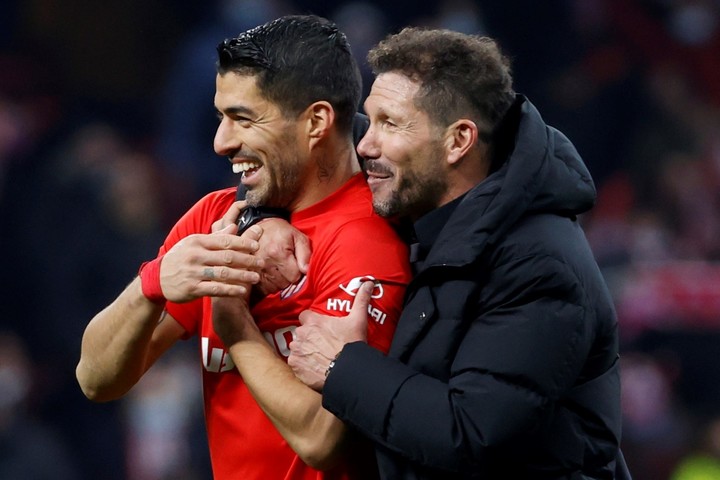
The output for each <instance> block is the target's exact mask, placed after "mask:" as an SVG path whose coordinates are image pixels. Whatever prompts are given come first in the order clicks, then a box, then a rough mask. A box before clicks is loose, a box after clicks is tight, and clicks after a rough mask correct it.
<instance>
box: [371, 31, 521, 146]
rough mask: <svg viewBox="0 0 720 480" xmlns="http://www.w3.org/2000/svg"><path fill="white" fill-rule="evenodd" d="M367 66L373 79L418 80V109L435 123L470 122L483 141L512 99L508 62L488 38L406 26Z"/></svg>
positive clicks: (375, 52) (383, 44)
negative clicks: (399, 77) (403, 77)
mask: <svg viewBox="0 0 720 480" xmlns="http://www.w3.org/2000/svg"><path fill="white" fill-rule="evenodd" d="M368 62H369V63H370V66H371V67H372V69H373V71H374V72H375V74H376V75H379V74H381V73H387V72H398V73H401V74H403V75H406V76H408V77H409V78H411V79H412V80H414V81H417V82H419V83H420V84H421V89H420V91H419V92H418V94H417V96H416V98H415V100H416V102H415V103H416V106H417V107H418V108H420V109H421V110H423V111H424V112H426V113H427V114H428V115H429V116H430V119H431V120H432V121H433V122H435V123H436V124H437V125H439V126H441V127H446V126H448V125H450V124H451V123H452V122H454V121H455V120H457V119H459V118H470V119H471V120H473V121H474V122H475V123H476V124H477V125H478V129H479V130H480V135H481V138H482V139H483V140H484V141H488V140H489V139H490V135H491V133H492V130H493V129H494V128H495V127H496V125H497V124H498V122H499V121H500V119H501V118H502V117H503V116H504V115H505V113H506V112H507V110H508V109H509V108H510V105H511V104H512V103H513V101H514V100H515V92H514V91H513V86H512V74H511V71H510V61H509V60H508V58H507V57H505V56H504V55H503V54H502V53H501V51H500V48H499V47H498V45H497V43H496V42H495V41H494V40H493V39H491V38H488V37H481V36H477V35H466V34H463V33H458V32H453V31H450V30H440V29H438V30H429V29H423V28H415V27H408V28H405V29H403V30H402V31H400V32H399V33H397V34H394V35H390V36H388V37H387V38H386V39H384V40H383V41H382V42H380V43H379V44H378V45H377V46H376V47H374V48H373V49H372V50H371V51H370V52H369V54H368Z"/></svg>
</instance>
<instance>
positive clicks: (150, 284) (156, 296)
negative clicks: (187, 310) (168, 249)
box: [138, 255, 167, 305]
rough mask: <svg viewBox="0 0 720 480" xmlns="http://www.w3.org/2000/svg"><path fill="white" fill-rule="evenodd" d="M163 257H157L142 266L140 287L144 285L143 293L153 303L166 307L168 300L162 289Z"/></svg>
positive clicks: (139, 273)
mask: <svg viewBox="0 0 720 480" xmlns="http://www.w3.org/2000/svg"><path fill="white" fill-rule="evenodd" d="M162 259H163V256H162V255H161V256H159V257H157V258H156V259H155V260H150V261H149V262H145V263H143V264H142V265H140V270H139V271H138V275H139V276H140V285H142V293H143V295H145V297H146V298H147V299H148V300H150V301H151V302H153V303H156V304H158V305H164V304H165V302H166V301H167V299H166V298H165V295H163V292H162V288H161V287H160V262H162Z"/></svg>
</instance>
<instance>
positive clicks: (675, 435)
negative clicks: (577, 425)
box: [621, 353, 690, 480]
mask: <svg viewBox="0 0 720 480" xmlns="http://www.w3.org/2000/svg"><path fill="white" fill-rule="evenodd" d="M621 362H622V363H621V366H622V378H621V381H622V411H623V440H622V448H623V451H624V453H625V457H626V459H627V461H628V466H629V467H630V471H631V472H632V474H633V478H634V480H659V479H663V478H667V473H668V472H669V471H670V469H671V468H672V466H673V465H674V464H675V463H676V462H677V460H678V458H680V456H681V455H682V454H683V453H684V449H685V445H686V442H687V440H688V438H689V434H690V431H689V423H688V422H689V421H688V419H687V417H686V413H685V412H683V411H682V410H681V409H679V408H678V404H677V398H676V396H675V392H674V389H673V377H674V376H675V375H677V371H676V370H675V369H676V368H677V366H676V365H674V364H672V363H670V362H669V361H666V362H665V363H662V362H660V361H659V360H658V359H656V358H655V357H652V356H649V355H646V354H642V353H627V354H625V355H624V356H623V357H622V358H621Z"/></svg>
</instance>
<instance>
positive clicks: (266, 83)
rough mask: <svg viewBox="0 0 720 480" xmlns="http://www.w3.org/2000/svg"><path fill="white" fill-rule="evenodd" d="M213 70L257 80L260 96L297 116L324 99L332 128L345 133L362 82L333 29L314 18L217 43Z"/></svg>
mask: <svg viewBox="0 0 720 480" xmlns="http://www.w3.org/2000/svg"><path fill="white" fill-rule="evenodd" d="M217 52H218V62H217V71H218V73H219V74H220V75H225V74H226V73H228V72H233V73H236V74H239V75H252V76H255V77H256V78H257V85H258V88H259V89H260V92H261V94H262V95H263V96H264V97H265V98H267V99H268V100H270V101H272V102H274V103H276V104H277V105H278V106H280V107H281V109H282V110H283V112H284V113H285V114H286V115H288V116H290V115H298V114H300V113H301V112H302V111H303V110H305V109H306V108H307V107H308V106H309V105H310V104H312V103H313V102H316V101H320V100H325V101H327V102H329V103H330V104H331V105H332V107H333V109H334V110H335V118H336V124H337V126H338V130H339V131H340V132H343V133H349V132H350V130H351V127H352V121H353V115H354V114H355V112H356V111H357V109H358V106H359V104H360V95H361V92H362V80H361V77H360V70H359V68H358V66H357V63H356V61H355V59H354V58H353V56H352V53H351V51H350V45H349V43H348V41H347V38H346V37H345V34H344V33H342V32H341V31H340V30H339V29H338V27H337V25H335V24H334V23H332V22H330V21H329V20H327V19H325V18H322V17H318V16H315V15H288V16H284V17H280V18H278V19H276V20H273V21H271V22H268V23H266V24H264V25H260V26H258V27H255V28H253V29H250V30H248V31H246V32H244V33H241V34H240V35H239V36H237V37H235V38H229V39H227V40H225V41H223V42H221V43H220V44H219V45H218V47H217Z"/></svg>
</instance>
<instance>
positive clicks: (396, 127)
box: [357, 72, 448, 218]
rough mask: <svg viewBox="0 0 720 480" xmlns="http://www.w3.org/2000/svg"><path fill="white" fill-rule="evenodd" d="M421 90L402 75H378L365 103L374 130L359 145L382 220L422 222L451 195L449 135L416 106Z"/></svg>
mask: <svg viewBox="0 0 720 480" xmlns="http://www.w3.org/2000/svg"><path fill="white" fill-rule="evenodd" d="M419 89H420V84H419V83H417V82H415V81H413V80H412V79H410V78H409V77H406V76H405V75H402V74H400V73H395V72H388V73H383V74H380V75H378V77H377V79H376V80H375V82H374V83H373V86H372V89H371V91H370V95H368V97H367V100H366V101H365V112H366V113H367V115H368V117H369V118H370V128H369V129H368V131H367V133H366V134H365V136H364V137H363V139H362V140H361V141H360V143H359V144H358V148H357V150H358V153H359V154H360V155H361V156H363V157H364V158H365V159H366V160H365V167H366V170H367V174H368V184H369V185H370V189H371V190H372V194H373V207H374V208H375V211H376V212H377V213H378V214H380V215H382V216H385V217H387V216H394V215H409V216H410V217H412V218H417V217H419V216H421V215H423V214H425V213H427V212H428V211H430V210H432V209H434V208H436V207H438V206H439V205H441V204H442V202H441V199H442V198H443V197H444V196H445V194H446V192H447V191H448V173H447V170H446V167H445V165H446V162H445V161H444V160H445V155H446V153H445V149H444V144H443V132H442V130H441V129H439V128H438V127H436V126H434V125H433V124H432V123H431V121H430V118H429V117H428V115H427V114H426V113H425V112H424V111H422V110H419V109H418V108H417V107H416V106H415V102H414V100H415V95H416V94H417V93H418V91H419Z"/></svg>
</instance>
